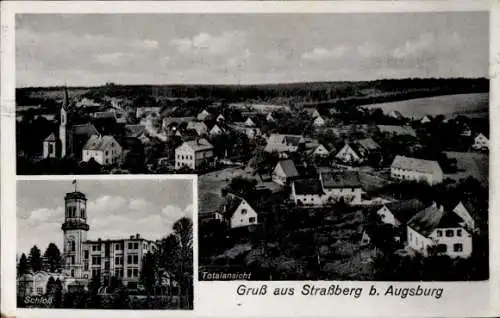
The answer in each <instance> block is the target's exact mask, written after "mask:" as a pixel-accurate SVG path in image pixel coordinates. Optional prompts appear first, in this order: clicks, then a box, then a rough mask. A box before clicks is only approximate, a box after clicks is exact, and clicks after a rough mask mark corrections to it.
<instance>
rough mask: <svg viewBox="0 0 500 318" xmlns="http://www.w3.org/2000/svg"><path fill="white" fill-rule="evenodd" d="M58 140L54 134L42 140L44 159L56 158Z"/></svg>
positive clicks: (57, 155)
mask: <svg viewBox="0 0 500 318" xmlns="http://www.w3.org/2000/svg"><path fill="white" fill-rule="evenodd" d="M58 152H59V151H58V139H57V138H56V136H55V135H54V133H52V134H50V135H49V136H48V137H47V138H45V139H44V140H43V157H44V158H58V157H59V154H58Z"/></svg>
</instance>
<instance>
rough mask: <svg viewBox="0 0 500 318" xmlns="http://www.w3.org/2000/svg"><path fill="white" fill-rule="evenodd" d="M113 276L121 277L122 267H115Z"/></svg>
mask: <svg viewBox="0 0 500 318" xmlns="http://www.w3.org/2000/svg"><path fill="white" fill-rule="evenodd" d="M115 277H123V269H122V268H117V269H115Z"/></svg>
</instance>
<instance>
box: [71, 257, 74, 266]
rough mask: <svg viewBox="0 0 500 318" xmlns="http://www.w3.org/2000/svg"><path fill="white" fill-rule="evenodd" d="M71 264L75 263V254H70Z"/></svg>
mask: <svg viewBox="0 0 500 318" xmlns="http://www.w3.org/2000/svg"><path fill="white" fill-rule="evenodd" d="M71 264H75V255H71Z"/></svg>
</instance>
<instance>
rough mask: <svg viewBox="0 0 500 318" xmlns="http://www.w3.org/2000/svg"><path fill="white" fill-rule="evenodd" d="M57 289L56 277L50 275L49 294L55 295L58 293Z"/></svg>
mask: <svg viewBox="0 0 500 318" xmlns="http://www.w3.org/2000/svg"><path fill="white" fill-rule="evenodd" d="M56 290H57V285H56V280H55V279H54V277H52V276H50V277H49V280H48V281H47V294H49V295H54V294H55V293H56Z"/></svg>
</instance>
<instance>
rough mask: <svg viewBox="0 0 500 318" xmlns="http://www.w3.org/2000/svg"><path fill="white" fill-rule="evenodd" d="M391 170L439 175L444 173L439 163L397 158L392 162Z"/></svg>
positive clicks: (402, 157)
mask: <svg viewBox="0 0 500 318" xmlns="http://www.w3.org/2000/svg"><path fill="white" fill-rule="evenodd" d="M391 168H398V169H403V170H410V171H417V172H421V173H433V174H434V173H439V172H442V170H441V167H440V166H439V163H438V162H437V161H433V160H424V159H417V158H410V157H404V156H399V155H398V156H396V158H394V161H393V162H392V165H391Z"/></svg>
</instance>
